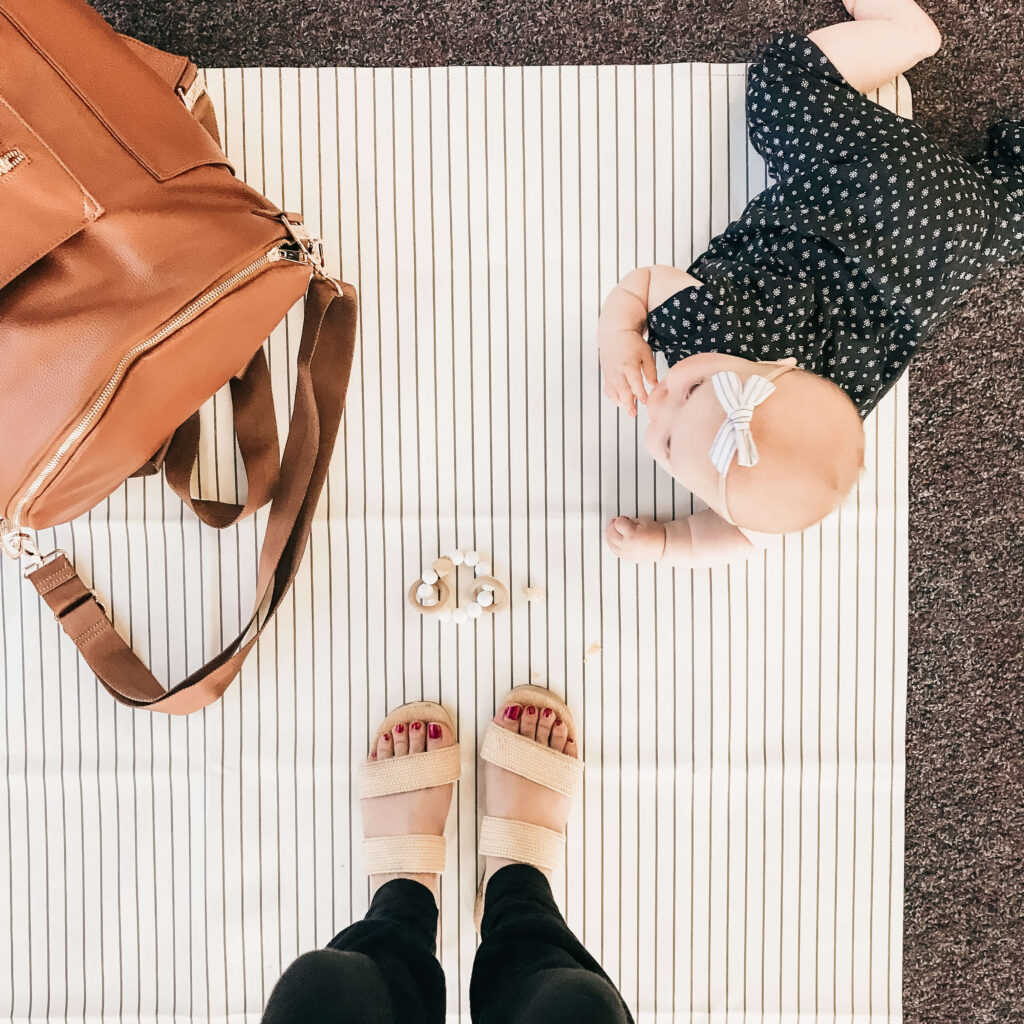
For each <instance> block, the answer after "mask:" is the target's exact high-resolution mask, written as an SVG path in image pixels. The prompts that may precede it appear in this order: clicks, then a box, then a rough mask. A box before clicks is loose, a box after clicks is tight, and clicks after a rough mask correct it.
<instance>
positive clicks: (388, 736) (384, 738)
mask: <svg viewBox="0 0 1024 1024" xmlns="http://www.w3.org/2000/svg"><path fill="white" fill-rule="evenodd" d="M557 724H558V723H557V722H556V723H555V725H557ZM381 739H382V740H383V741H384V742H385V743H387V742H388V741H389V740H390V739H391V733H389V732H386V733H384V735H383V736H381Z"/></svg>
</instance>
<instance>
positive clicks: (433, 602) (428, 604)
mask: <svg viewBox="0 0 1024 1024" xmlns="http://www.w3.org/2000/svg"><path fill="white" fill-rule="evenodd" d="M420 604H421V605H422V606H423V607H424V608H434V607H436V606H437V598H436V597H425V598H423V600H422V601H420Z"/></svg>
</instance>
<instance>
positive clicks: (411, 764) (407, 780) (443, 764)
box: [359, 743, 462, 799]
mask: <svg viewBox="0 0 1024 1024" xmlns="http://www.w3.org/2000/svg"><path fill="white" fill-rule="evenodd" d="M461 772H462V765H461V762H460V756H459V745H458V744H457V743H456V744H455V745H454V746H451V747H441V748H440V749H439V750H425V751H423V752H422V753H420V754H406V755H405V756H404V757H389V758H386V759H385V760H383V761H370V762H367V763H364V764H361V765H360V766H359V795H360V796H361V797H363V798H364V799H368V798H370V797H375V796H389V795H390V794H391V793H411V792H413V790H417V789H429V788H430V787H431V786H444V785H445V784H447V783H449V782H455V781H457V780H458V778H459V775H460V774H461Z"/></svg>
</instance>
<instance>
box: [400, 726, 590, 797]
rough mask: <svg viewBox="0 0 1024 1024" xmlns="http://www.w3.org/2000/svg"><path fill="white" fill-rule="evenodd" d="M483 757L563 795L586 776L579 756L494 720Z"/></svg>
mask: <svg viewBox="0 0 1024 1024" xmlns="http://www.w3.org/2000/svg"><path fill="white" fill-rule="evenodd" d="M480 756H481V757H482V758H483V759H484V760H485V761H490V762H491V764H494V765H497V766H498V767H499V768H504V769H505V770H506V771H510V772H513V773H514V774H516V775H521V776H522V777H523V778H524V779H529V780H530V781H531V782H536V783H537V785H539V786H544V788H545V789H551V790H554V791H555V792H556V793H561V794H562V795H563V796H573V795H574V794H575V793H576V791H577V789H579V785H580V781H581V779H582V778H583V762H582V761H580V760H579V759H578V758H575V757H569V755H568V754H561V753H559V752H558V751H557V750H552V749H551V748H550V747H542V746H541V745H540V744H539V743H537V742H535V741H534V740H530V739H527V738H526V737H525V736H520V735H519V733H516V732H509V730H508V729H503V728H502V727H501V726H500V725H497V724H496V723H494V722H491V724H490V725H489V726H488V727H487V735H486V736H485V737H484V743H483V747H482V748H481V750H480ZM385 763H387V762H385Z"/></svg>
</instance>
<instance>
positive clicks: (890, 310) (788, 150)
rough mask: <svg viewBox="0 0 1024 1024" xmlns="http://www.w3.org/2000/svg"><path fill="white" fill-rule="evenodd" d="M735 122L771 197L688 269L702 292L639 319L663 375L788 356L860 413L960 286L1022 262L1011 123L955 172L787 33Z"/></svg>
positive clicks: (957, 162)
mask: <svg viewBox="0 0 1024 1024" xmlns="http://www.w3.org/2000/svg"><path fill="white" fill-rule="evenodd" d="M747 116H748V121H749V130H750V138H751V141H752V143H753V145H754V147H755V149H756V150H757V151H758V152H759V153H760V154H761V155H762V156H763V157H764V159H765V161H766V162H767V164H768V169H769V171H770V172H771V174H772V176H773V177H774V178H775V181H776V184H775V185H773V186H772V187H771V188H769V189H768V190H767V191H765V192H763V193H762V194H761V195H759V196H758V197H757V198H755V199H754V200H753V201H752V202H751V203H750V205H749V206H748V207H747V208H746V210H745V211H744V212H743V215H742V216H741V217H740V218H739V220H737V221H735V222H734V223H733V224H731V225H729V227H728V228H727V229H726V230H725V231H724V232H723V233H722V234H721V235H719V236H718V237H717V238H715V239H714V240H713V241H712V243H711V245H710V247H709V248H708V250H707V252H705V253H704V254H703V255H702V256H700V257H699V258H698V259H697V260H696V261H695V262H694V263H693V265H692V266H691V267H690V273H692V274H693V275H694V276H695V277H697V278H698V279H700V280H701V281H702V282H704V287H702V288H687V289H684V290H683V291H681V292H679V293H678V294H676V295H674V296H673V297H672V298H671V299H669V300H668V301H667V302H666V303H665V304H664V305H662V306H660V307H658V308H657V309H654V310H652V311H651V313H650V315H649V316H648V336H649V340H650V342H651V345H652V346H653V347H654V348H656V349H660V350H661V351H663V352H664V353H665V355H666V357H667V359H668V362H669V365H671V364H673V363H675V362H678V361H679V360H680V359H683V358H685V357H686V356H689V355H693V354H694V353H696V352H727V353H730V354H732V355H737V356H743V357H746V358H749V359H754V360H774V359H781V358H783V357H785V356H795V357H796V359H797V361H798V363H799V364H800V366H802V367H803V368H804V369H805V370H809V371H811V372H812V373H817V374H820V375H821V376H823V377H828V378H830V379H831V380H833V381H835V383H836V384H838V385H839V386H840V387H841V388H843V390H844V391H846V393H847V394H848V395H849V396H850V398H851V399H852V400H853V402H854V403H855V404H856V406H857V407H858V409H859V410H860V414H861V415H862V416H866V415H867V414H868V413H869V412H870V411H871V410H872V409H873V408H874V407H875V405H876V404H877V403H878V401H879V400H880V399H881V398H882V396H883V395H884V394H885V393H886V392H887V391H888V390H889V388H890V387H892V385H893V384H894V383H895V382H896V380H897V379H898V378H899V376H900V374H901V373H902V372H903V370H904V368H905V367H906V365H907V362H908V361H909V359H910V357H911V356H912V355H913V353H914V350H915V348H916V347H917V345H918V343H919V342H920V340H921V339H922V338H923V337H924V336H925V335H926V334H927V333H928V331H929V330H930V329H931V327H932V326H933V325H934V323H935V321H936V319H937V318H938V317H939V316H940V315H941V314H942V313H943V312H944V311H945V310H946V309H948V308H949V306H950V305H952V304H953V303H954V302H955V301H956V300H957V299H959V298H960V297H961V296H962V295H963V294H964V293H965V292H966V291H967V290H968V288H970V286H971V284H972V283H973V282H974V281H975V279H976V278H977V277H978V276H979V275H980V274H982V273H983V272H984V271H985V270H986V269H987V268H989V267H990V266H992V265H993V264H995V263H998V262H1001V261H1005V260H1009V259H1013V258H1015V257H1020V256H1024V122H1011V123H1004V124H1001V125H997V126H996V127H995V128H993V129H992V132H991V139H990V151H989V156H988V158H987V159H985V160H983V161H980V162H976V163H969V162H967V161H965V160H962V159H960V158H958V157H956V156H953V155H952V154H949V153H946V152H945V151H944V150H942V149H941V148H940V147H939V146H937V145H936V144H935V143H933V142H932V141H930V140H929V138H928V137H927V136H926V135H925V134H924V132H922V131H921V129H920V128H919V127H918V126H917V125H916V124H914V123H913V122H912V121H909V120H907V119H906V118H903V117H900V116H898V115H897V114H894V113H892V112H891V111H888V110H885V109H883V108H882V107H879V106H878V105H877V104H875V103H873V102H872V101H871V100H869V99H868V98H867V97H866V96H863V95H862V94H860V93H858V92H856V91H855V90H854V89H852V88H851V87H850V86H849V85H848V84H847V82H846V80H845V79H844V78H843V77H842V76H841V75H840V74H839V72H838V71H837V70H836V68H835V66H834V65H833V64H832V62H831V61H830V60H829V59H828V58H827V57H826V56H825V55H824V54H823V53H822V51H821V50H820V49H818V47H817V46H815V44H814V43H812V42H811V41H810V40H808V39H805V38H803V37H802V36H798V35H795V34H793V33H787V34H785V35H783V36H781V37H780V38H779V39H777V40H776V41H775V42H774V43H773V44H772V45H771V46H770V47H769V48H768V50H767V51H766V52H765V54H764V57H763V58H762V60H761V61H760V62H759V63H758V64H756V65H755V66H754V67H752V68H751V69H750V75H749V78H748V82H747Z"/></svg>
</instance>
